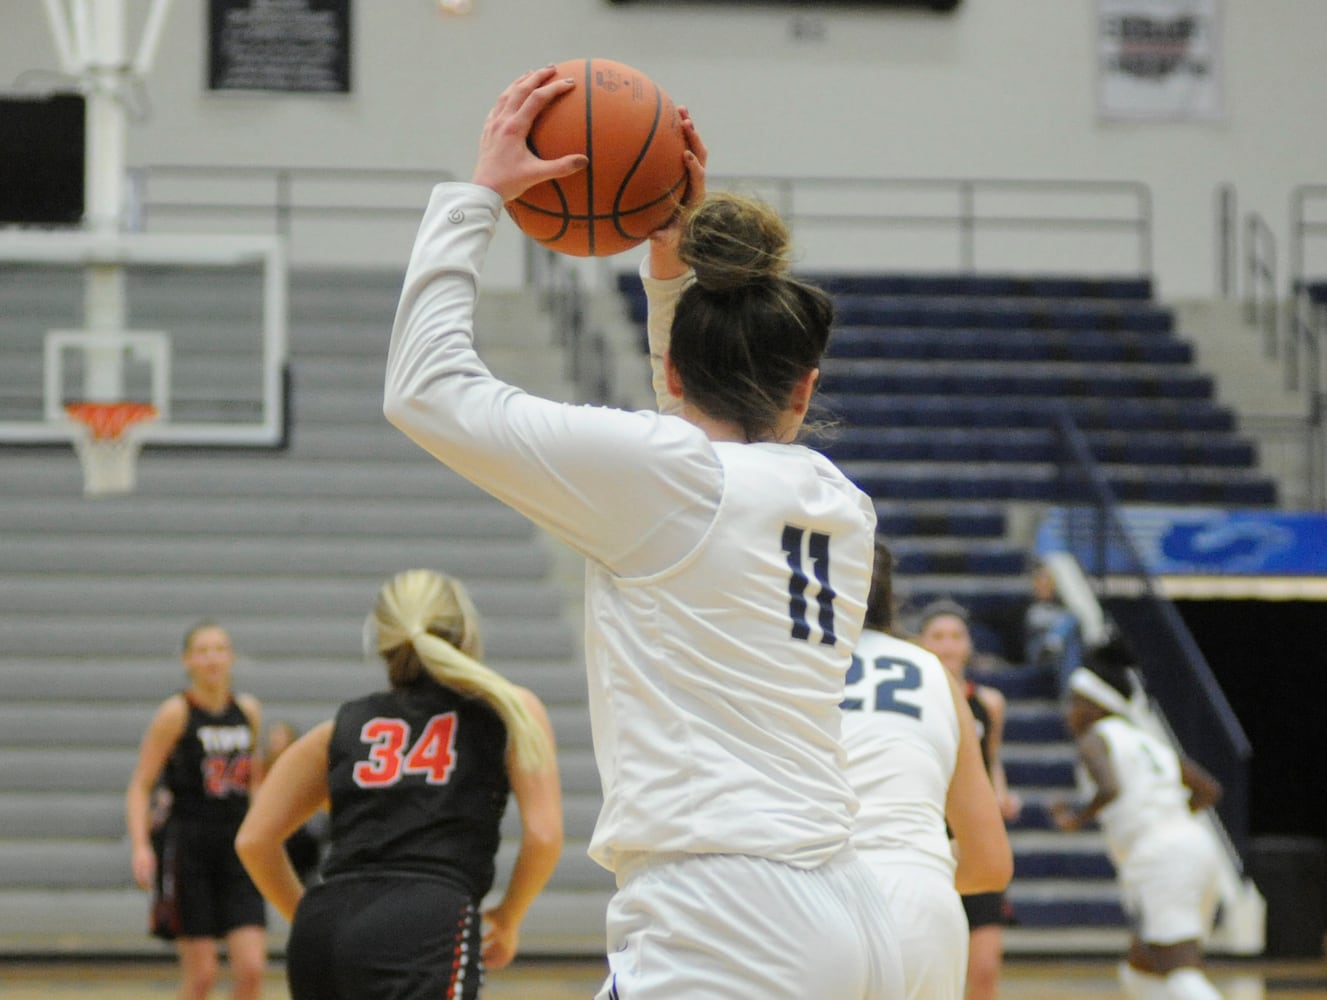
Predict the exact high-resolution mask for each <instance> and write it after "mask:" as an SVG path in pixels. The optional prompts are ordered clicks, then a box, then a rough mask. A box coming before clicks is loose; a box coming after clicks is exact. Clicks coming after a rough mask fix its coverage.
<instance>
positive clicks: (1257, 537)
mask: <svg viewBox="0 0 1327 1000" xmlns="http://www.w3.org/2000/svg"><path fill="white" fill-rule="evenodd" d="M1119 514H1120V517H1121V520H1122V523H1123V527H1124V531H1125V533H1126V534H1127V535H1128V538H1129V541H1130V543H1131V545H1132V549H1133V551H1134V552H1135V553H1136V554H1137V556H1138V558H1139V560H1141V562H1142V566H1141V567H1138V566H1136V565H1134V560H1133V559H1132V558H1131V557H1130V553H1129V552H1128V550H1127V549H1126V547H1125V546H1124V545H1123V544H1122V543H1121V540H1120V538H1119V536H1118V533H1117V532H1116V533H1112V532H1109V531H1107V532H1106V538H1107V539H1108V541H1107V544H1106V545H1105V546H1104V547H1103V546H1102V545H1101V544H1100V538H1101V532H1102V527H1101V525H1100V523H1099V521H1100V518H1099V515H1098V512H1097V511H1096V510H1094V509H1092V508H1081V507H1076V508H1069V507H1057V508H1055V509H1053V510H1051V511H1050V512H1049V513H1048V514H1047V516H1046V519H1045V520H1044V521H1043V522H1042V524H1041V527H1040V529H1039V532H1038V535H1037V550H1038V551H1039V552H1042V553H1045V552H1055V551H1069V552H1072V553H1073V554H1074V556H1075V557H1076V558H1077V559H1078V561H1079V562H1080V563H1081V564H1082V566H1083V568H1084V570H1086V571H1087V572H1089V573H1094V572H1099V570H1098V569H1097V563H1098V561H1099V557H1100V555H1101V553H1102V552H1103V551H1104V553H1105V557H1106V570H1107V572H1112V573H1121V572H1133V571H1137V570H1138V569H1139V568H1141V569H1143V570H1145V571H1146V572H1147V573H1148V574H1150V575H1152V576H1184V575H1188V576H1193V575H1206V576H1322V577H1327V515H1325V514H1317V513H1283V512H1271V511H1230V510H1219V509H1214V508H1195V507H1122V508H1120V509H1119Z"/></svg>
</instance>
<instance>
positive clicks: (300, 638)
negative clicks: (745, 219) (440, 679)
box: [0, 273, 613, 954]
mask: <svg viewBox="0 0 1327 1000" xmlns="http://www.w3.org/2000/svg"><path fill="white" fill-rule="evenodd" d="M217 280H222V279H221V278H219V277H217V276H213V277H210V278H207V279H203V281H205V282H207V284H200V285H199V287H197V288H195V292H197V295H188V294H186V295H184V296H183V297H182V299H181V300H179V301H175V300H172V302H167V303H164V304H161V303H159V304H158V306H159V308H157V309H156V311H157V312H159V313H170V312H172V310H178V311H179V312H180V315H182V316H183V315H185V314H187V309H188V308H189V307H188V306H187V303H188V302H189V301H192V302H193V303H194V307H193V308H194V309H195V311H197V312H199V313H200V315H199V316H198V317H197V321H198V322H197V328H198V329H203V330H207V331H212V332H215V331H220V330H224V329H225V327H226V325H227V322H229V321H230V319H231V318H232V316H233V312H228V308H233V310H240V311H244V310H250V309H251V307H250V306H246V305H244V304H243V303H237V304H235V305H234V306H233V307H228V304H227V303H228V300H229V298H230V297H228V296H226V295H222V294H216V292H215V288H213V287H212V285H211V282H214V281H217ZM400 280H401V278H400V275H399V274H360V273H355V274H328V273H305V274H298V273H297V274H295V275H293V276H292V283H291V305H290V313H291V351H292V355H291V360H292V369H293V384H294V392H293V410H292V425H291V426H292V433H291V438H290V446H289V448H288V450H277V451H261V450H259V451H250V450H243V449H211V450H204V449H181V448H171V449H164V448H152V447H148V448H147V449H145V451H144V453H143V454H142V455H141V457H140V459H139V466H138V488H137V492H136V493H135V494H133V495H128V496H114V497H103V498H98V499H85V498H84V497H83V496H82V480H81V473H80V470H79V466H78V463H77V461H76V459H75V458H74V455H73V454H72V452H71V451H70V450H69V449H68V448H65V447H52V448H16V447H10V448H6V449H3V450H0V463H3V469H4V475H3V476H2V477H0V535H2V536H3V538H4V543H3V550H4V558H3V561H2V562H0V953H9V954H43V953H62V952H69V953H75V952H76V953H88V952H95V953H107V954H134V953H144V954H157V953H159V952H161V951H162V950H163V949H164V948H166V946H164V945H162V944H161V943H160V942H156V941H155V940H153V939H150V938H149V937H148V936H147V934H146V931H145V927H146V916H147V900H146V896H145V895H144V894H142V893H140V892H139V891H138V890H137V889H136V888H134V887H133V886H132V882H131V879H130V874H129V850H128V843H127V840H126V839H125V836H124V819H123V792H124V787H125V784H126V782H127V780H128V777H129V774H130V771H131V769H132V767H133V763H134V760H135V756H136V748H137V744H138V740H139V738H140V736H141V734H142V732H143V730H144V728H145V727H146V725H147V722H148V720H149V719H150V717H151V715H152V713H153V711H154V710H155V708H156V706H157V705H158V704H159V703H160V701H161V700H162V699H163V698H165V697H166V696H167V695H168V694H170V693H171V692H172V691H175V690H178V689H179V688H180V687H182V686H183V683H184V675H183V669H182V667H181V665H180V662H179V658H178V650H179V644H180V642H181V640H182V638H183V634H184V631H185V629H186V628H187V627H188V626H189V625H190V624H191V623H192V622H193V621H195V620H196V619H198V618H201V617H213V618H216V619H217V620H219V621H220V622H221V623H222V624H224V625H225V626H226V627H227V629H228V630H229V631H230V633H231V636H232V639H233V641H234V644H235V648H236V650H237V653H238V654H239V660H238V662H237V664H236V668H235V683H236V687H237V689H239V690H246V691H250V692H252V693H253V694H255V695H257V696H258V697H259V698H260V699H261V700H262V702H263V709H264V720H265V722H267V723H271V722H274V721H277V720H289V721H291V722H294V723H295V724H296V725H297V726H299V727H300V728H301V729H304V728H307V727H309V726H311V725H313V724H315V723H316V722H318V721H321V720H323V719H326V718H329V717H330V716H331V713H332V712H333V710H334V709H335V707H336V705H337V704H338V703H339V702H340V701H342V700H344V699H346V698H350V697H354V696H357V695H359V694H363V693H367V692H368V691H371V690H374V689H378V688H381V687H382V686H383V682H384V678H383V673H382V669H381V667H380V665H378V663H377V661H376V658H375V659H374V661H373V662H371V663H366V662H365V660H364V657H363V654H362V652H361V643H362V640H361V628H362V624H363V622H364V618H365V616H366V614H367V613H368V610H369V608H370V606H371V604H372V601H373V599H374V597H375V595H376V593H377V590H378V587H379V585H380V584H381V583H382V581H383V580H384V579H386V578H387V577H388V576H390V575H392V574H394V573H395V572H397V571H399V570H401V569H405V568H409V567H411V566H418V565H423V566H429V567H436V568H439V569H443V570H445V571H447V572H450V573H453V574H455V575H457V576H458V577H460V578H461V579H462V580H463V581H465V583H466V584H467V586H468V587H469V589H470V591H471V593H472V595H473V597H474V599H475V602H476V605H477V606H478V608H479V611H480V614H481V616H482V620H483V623H484V636H485V646H486V650H487V657H488V662H489V663H490V665H492V666H493V667H494V668H495V669H497V670H499V671H500V672H501V673H503V674H504V675H506V676H507V677H509V678H510V679H512V680H513V681H515V682H517V683H520V684H524V685H526V686H528V687H530V688H531V689H533V690H534V691H535V692H536V693H537V694H539V695H540V696H541V697H542V698H543V699H544V701H545V702H546V703H547V704H548V706H549V710H550V714H551V716H552V720H553V724H554V728H555V730H556V733H557V737H558V741H559V752H560V765H561V778H562V785H563V793H564V797H565V806H566V835H567V844H566V848H565V850H564V854H563V857H562V860H561V862H560V864H559V867H558V870H557V872H556V874H555V875H554V878H553V881H552V883H551V885H550V887H549V889H548V890H547V891H546V892H545V894H544V895H543V896H542V897H541V898H540V899H539V900H538V902H537V903H536V904H535V906H534V908H533V909H532V911H531V913H530V915H529V917H528V918H527V923H526V926H525V928H524V929H523V934H522V944H523V949H524V951H525V952H526V953H527V954H541V953H542V954H564V953H565V954H599V953H600V952H601V951H602V947H603V911H604V907H605V905H606V903H607V899H608V897H609V895H610V894H611V891H612V887H613V886H612V879H611V877H610V876H609V875H608V874H607V873H605V872H603V871H601V870H599V869H598V868H597V867H596V866H595V865H594V864H593V863H592V862H590V861H589V860H588V858H587V857H586V856H585V846H586V841H587V840H588V837H589V833H590V830H591V828H592V826H593V823H594V819H595V816H596V814H597V811H598V806H599V783H598V776H597V771H596V769H595V765H594V760H593V755H592V752H591V749H590V740H589V720H588V711H587V709H586V705H585V679H584V669H583V666H582V662H581V657H580V653H579V629H580V623H579V622H578V621H574V620H573V619H572V618H571V617H570V615H569V614H568V612H567V608H568V606H569V605H570V604H571V603H573V602H570V601H568V600H567V599H566V596H565V595H564V593H563V588H562V586H561V585H560V583H559V580H558V573H557V572H556V570H557V567H558V565H559V563H560V561H561V560H562V559H563V556H564V553H561V552H559V551H558V550H557V549H556V547H555V546H554V545H553V543H552V542H551V541H550V540H549V539H547V538H546V537H545V536H543V535H542V534H541V533H540V532H538V531H537V530H536V529H534V528H533V527H532V526H531V525H530V524H529V523H528V522H527V521H526V520H525V519H523V518H521V517H519V516H518V515H516V514H514V513H512V512H511V511H510V510H509V509H508V508H506V507H505V506H504V505H503V504H501V503H499V502H498V501H496V500H493V499H491V498H490V497H488V496H487V495H486V494H483V493H482V492H480V491H479V490H477V489H476V488H474V487H473V486H471V485H470V484H469V483H467V482H465V481H464V480H462V479H460V477H458V476H456V475H454V474H452V473H451V472H450V471H449V470H447V469H445V468H444V467H443V466H441V465H440V464H439V463H438V462H436V461H435V460H434V459H432V458H431V457H429V456H428V455H426V454H425V453H424V452H423V451H421V450H420V449H418V448H417V447H416V446H415V445H413V444H412V443H410V442H409V441H407V440H406V439H405V438H404V437H403V436H402V435H401V434H400V433H399V432H398V431H396V430H395V429H394V428H392V427H390V426H389V425H388V424H387V423H386V421H385V420H384V419H383V417H382V412H381V406H382V402H381V400H382V373H383V367H384V360H385V357H386V346H387V338H388V334H389V331H390V325H391V320H392V315H393V312H394V309H395V304H396V298H397V295H398V293H399V289H400ZM75 287H76V286H75ZM10 290H11V289H10V288H9V287H8V284H7V283H5V282H3V281H0V303H3V302H4V301H6V299H5V296H6V295H7V294H8V292H9V291H10ZM162 294H165V293H162ZM171 294H179V293H178V292H177V293H171ZM44 301H45V299H41V300H37V301H34V300H33V299H32V298H28V299H27V300H26V301H25V303H24V305H23V307H22V310H21V313H22V316H23V319H22V322H23V323H24V324H25V325H27V326H31V327H32V328H33V329H44V328H46V327H48V326H58V325H67V323H68V319H67V317H66V316H63V315H60V313H61V312H68V311H69V310H68V307H67V304H61V302H60V301H54V302H53V304H52V305H51V306H50V308H51V309H52V311H53V318H52V320H51V321H49V322H48V321H47V320H46V319H45V318H43V317H42V316H41V315H40V314H35V315H34V314H33V313H32V312H31V311H30V310H33V309H36V308H40V305H41V302H44ZM200 303H201V304H202V305H199V304H200ZM0 308H6V309H7V307H0ZM75 311H76V310H75ZM0 314H3V313H0ZM478 324H479V326H480V328H481V329H482V330H483V331H484V337H485V350H486V357H487V358H488V359H489V360H490V362H491V364H492V366H493V368H494V369H495V370H496V371H499V372H500V373H502V374H504V375H507V376H508V377H511V378H513V379H518V380H520V381H521V382H522V384H524V385H528V386H530V387H531V388H534V389H536V390H538V391H543V392H545V393H546V394H550V395H553V394H556V393H557V392H559V391H565V387H564V386H560V385H559V384H556V379H555V378H554V379H552V380H550V376H549V375H548V373H547V371H546V369H548V368H549V367H550V366H549V365H548V363H547V360H546V358H547V353H546V352H545V351H543V350H533V351H532V350H530V345H531V343H534V344H536V345H538V346H540V347H543V346H546V345H548V344H551V342H552V335H551V331H550V330H549V329H548V323H547V321H546V320H545V319H543V318H542V317H541V316H540V315H539V314H538V312H537V310H536V309H535V308H534V307H533V306H532V305H531V304H530V302H529V301H528V300H527V299H526V298H525V297H524V296H521V295H520V294H518V293H511V294H507V295H504V294H501V293H497V294H494V293H486V295H485V298H484V300H483V301H482V303H481V306H480V314H479V318H478ZM195 339H196V340H197V339H199V338H197V337H195ZM216 340H217V347H216V350H217V352H218V353H219V354H222V353H224V351H225V348H224V346H222V344H223V342H224V337H220V336H218V337H217V338H216ZM15 364H16V365H18V366H19V367H21V368H23V369H24V370H33V369H35V370H39V369H40V364H39V363H37V362H36V359H32V358H17V357H16V358H15ZM232 367H233V366H228V365H226V364H221V365H219V366H218V371H219V372H221V374H219V375H218V376H217V378H216V379H212V380H209V377H208V366H207V365H195V366H193V367H192V368H190V369H184V370H181V371H179V372H178V373H177V374H178V375H179V376H180V377H179V380H178V381H177V385H176V391H177V393H178V394H180V395H181V396H182V397H184V398H185V399H186V404H185V405H188V403H187V401H188V399H190V398H194V399H199V398H205V397H206V396H207V395H208V394H209V393H214V392H215V383H216V382H217V381H224V380H225V379H227V378H230V377H231V376H230V374H229V373H230V372H231V370H232ZM553 367H556V366H553ZM541 382H542V383H543V384H540V383H541ZM0 391H2V392H3V394H4V397H5V398H4V399H3V400H0V408H3V409H4V410H5V411H6V412H11V413H14V412H27V411H28V410H30V408H31V407H30V403H31V400H27V399H22V398H16V397H18V396H21V395H22V394H23V393H24V392H32V393H35V392H36V391H37V390H36V389H35V387H34V386H33V385H32V384H31V383H30V382H28V383H24V382H21V381H18V380H6V381H5V382H4V383H3V386H0ZM562 398H569V397H565V396H564V397H562ZM199 409H200V410H201V409H205V407H199ZM576 585H577V586H578V585H579V581H577V582H576ZM508 813H509V814H508V816H507V819H506V822H505V824H504V834H505V839H504V844H503V847H502V851H501V854H500V856H499V873H498V879H499V885H501V884H502V882H503V881H505V879H506V877H507V873H508V872H509V871H510V865H511V862H512V859H513V857H514V843H513V841H512V840H511V837H512V835H514V834H517V833H518V832H519V825H518V822H517V814H516V810H515V807H514V805H513V806H512V808H510V809H509V811H508ZM284 931H285V928H284V926H283V925H282V924H281V922H280V921H279V920H275V921H274V923H273V927H272V931H271V934H270V942H271V946H272V948H273V950H274V951H280V950H281V948H282V947H283V943H284Z"/></svg>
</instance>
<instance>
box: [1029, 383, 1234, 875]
mask: <svg viewBox="0 0 1327 1000" xmlns="http://www.w3.org/2000/svg"><path fill="white" fill-rule="evenodd" d="M1052 424H1053V426H1054V429H1055V431H1056V433H1057V435H1058V437H1059V440H1060V445H1061V448H1062V451H1063V455H1064V461H1063V462H1062V463H1060V466H1059V470H1060V476H1061V478H1062V481H1063V486H1064V495H1065V496H1067V497H1072V498H1074V500H1075V501H1077V502H1081V503H1083V504H1086V506H1081V507H1073V508H1071V509H1070V510H1069V511H1068V514H1067V516H1066V518H1065V533H1066V539H1067V540H1068V542H1069V547H1070V550H1071V551H1074V552H1075V553H1080V555H1079V561H1080V563H1082V565H1083V571H1084V572H1085V573H1087V574H1088V575H1089V576H1094V577H1096V581H1097V583H1096V586H1097V589H1098V591H1099V597H1100V600H1101V603H1102V605H1103V606H1104V607H1105V608H1106V609H1107V610H1108V611H1109V612H1110V613H1111V615H1112V617H1113V618H1114V619H1115V623H1116V625H1117V626H1118V627H1119V628H1120V629H1121V631H1122V632H1123V633H1124V635H1125V637H1126V638H1129V637H1130V633H1134V634H1139V633H1142V634H1143V635H1145V641H1134V642H1131V643H1130V645H1131V646H1132V647H1133V649H1134V651H1135V653H1136V654H1137V656H1138V658H1139V661H1140V662H1139V664H1138V666H1139V668H1140V671H1141V673H1142V675H1143V677H1144V679H1145V681H1146V684H1147V688H1148V691H1149V693H1151V695H1152V696H1153V697H1154V698H1155V699H1156V701H1157V704H1158V705H1160V707H1161V709H1162V712H1163V713H1164V715H1165V717H1166V721H1167V723H1168V724H1169V726H1170V728H1171V730H1172V731H1173V732H1174V734H1175V737H1176V739H1177V740H1178V742H1179V743H1180V745H1181V746H1183V747H1184V748H1185V749H1186V751H1187V752H1189V753H1190V754H1192V756H1194V757H1195V758H1196V759H1198V760H1201V761H1202V762H1203V764H1204V765H1205V766H1206V767H1207V768H1208V769H1209V770H1211V771H1212V773H1213V774H1214V775H1215V776H1216V778H1217V780H1219V781H1220V782H1221V784H1222V786H1223V787H1224V789H1225V795H1224V796H1223V798H1222V801H1221V803H1220V804H1219V806H1218V808H1217V812H1218V815H1219V816H1220V818H1221V822H1222V824H1223V826H1224V827H1225V831H1226V834H1227V835H1228V837H1229V838H1230V841H1231V843H1232V845H1233V847H1234V849H1235V850H1236V852H1237V853H1238V854H1239V855H1240V856H1241V857H1243V856H1245V853H1246V849H1247V846H1248V837H1249V760H1250V758H1251V756H1252V746H1251V744H1250V743H1249V739H1248V737H1247V735H1245V733H1244V729H1243V727H1242V726H1241V725H1240V723H1239V719H1238V718H1237V717H1236V715H1235V711H1234V709H1233V708H1231V706H1230V702H1229V701H1228V700H1227V699H1226V696H1225V693H1224V692H1223V691H1222V690H1221V686H1220V684H1219V683H1218V682H1217V680H1216V677H1215V675H1214V674H1213V673H1212V669H1211V667H1210V666H1209V665H1208V663H1207V660H1206V658H1205V657H1204V656H1203V653H1202V650H1201V649H1199V648H1198V644H1197V642H1196V641H1195V640H1194V638H1193V634H1192V633H1191V632H1190V631H1189V629H1188V627H1187V626H1186V625H1185V624H1184V619H1183V618H1181V617H1180V615H1179V612H1178V611H1176V610H1175V606H1174V604H1172V603H1171V602H1170V600H1168V599H1167V598H1166V597H1165V596H1164V595H1162V594H1160V593H1158V592H1157V589H1156V587H1155V586H1154V584H1153V581H1152V577H1151V575H1150V574H1149V573H1148V572H1147V568H1146V565H1145V563H1144V562H1143V560H1142V557H1141V556H1140V555H1139V554H1138V550H1137V548H1136V547H1135V545H1134V544H1133V541H1132V539H1131V538H1130V537H1129V534H1128V532H1127V531H1126V529H1125V527H1124V521H1123V518H1122V517H1121V515H1120V510H1119V502H1118V500H1117V498H1116V496H1115V491H1114V489H1113V488H1112V487H1111V485H1110V481H1109V480H1108V479H1107V477H1106V474H1105V473H1104V472H1103V471H1102V469H1101V466H1100V465H1099V464H1098V463H1097V461H1096V459H1095V458H1094V457H1093V456H1092V451H1091V447H1090V445H1089V443H1088V440H1087V437H1086V436H1085V435H1084V434H1083V432H1082V430H1080V429H1079V427H1078V425H1077V424H1076V423H1075V422H1074V420H1073V416H1072V414H1071V413H1070V410H1069V407H1068V406H1067V405H1066V404H1065V403H1063V402H1059V403H1057V404H1056V405H1055V406H1054V408H1053V421H1052ZM1084 554H1086V557H1084Z"/></svg>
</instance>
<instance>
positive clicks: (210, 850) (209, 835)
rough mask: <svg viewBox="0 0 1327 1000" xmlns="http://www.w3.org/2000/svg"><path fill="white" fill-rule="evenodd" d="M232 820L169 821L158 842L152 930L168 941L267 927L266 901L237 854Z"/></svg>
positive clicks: (218, 936) (214, 936)
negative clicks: (228, 821)
mask: <svg viewBox="0 0 1327 1000" xmlns="http://www.w3.org/2000/svg"><path fill="white" fill-rule="evenodd" d="M235 832H236V827H235V826H234V825H233V824H230V823H225V824H216V823H208V822H204V821H192V820H178V819H172V820H170V821H169V822H168V823H167V824H166V827H165V830H164V831H163V833H162V836H161V839H160V841H159V843H160V845H161V846H160V848H159V851H158V854H157V886H156V891H155V892H154V895H153V900H152V914H151V920H150V929H151V931H152V933H153V934H154V935H155V936H157V937H159V938H162V939H164V940H167V941H171V940H174V939H175V938H222V937H225V936H226V935H227V934H229V933H230V932H231V931H233V930H235V929H236V928H238V927H265V926H267V905H266V904H265V903H264V902H263V897H262V894H261V893H259V892H258V888H257V887H256V886H255V885H254V884H253V880H252V879H250V878H249V873H248V872H247V871H245V870H244V865H242V864H241V863H240V859H239V856H238V855H237V854H236V853H235Z"/></svg>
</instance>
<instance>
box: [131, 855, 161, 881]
mask: <svg viewBox="0 0 1327 1000" xmlns="http://www.w3.org/2000/svg"><path fill="white" fill-rule="evenodd" d="M130 864H131V865H132V868H133V872H134V882H135V883H136V884H137V885H138V888H140V889H151V888H152V883H153V882H154V881H155V880H156V877H157V855H156V853H155V852H154V851H153V850H152V848H150V847H135V848H134V854H133V860H132V861H131V862H130Z"/></svg>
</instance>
